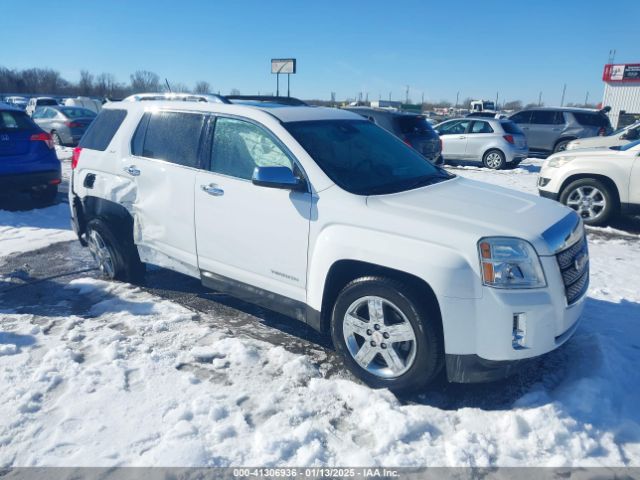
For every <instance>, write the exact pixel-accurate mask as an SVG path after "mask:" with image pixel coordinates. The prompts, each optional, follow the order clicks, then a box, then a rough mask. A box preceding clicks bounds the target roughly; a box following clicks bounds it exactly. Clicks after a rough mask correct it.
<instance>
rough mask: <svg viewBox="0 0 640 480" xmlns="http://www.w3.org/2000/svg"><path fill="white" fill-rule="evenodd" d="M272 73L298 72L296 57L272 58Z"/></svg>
mask: <svg viewBox="0 0 640 480" xmlns="http://www.w3.org/2000/svg"><path fill="white" fill-rule="evenodd" d="M271 73H296V59H295V58H272V59H271Z"/></svg>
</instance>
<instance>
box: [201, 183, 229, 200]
mask: <svg viewBox="0 0 640 480" xmlns="http://www.w3.org/2000/svg"><path fill="white" fill-rule="evenodd" d="M200 188H201V189H202V191H203V192H205V193H208V194H209V195H212V196H214V197H221V196H222V195H224V190H223V189H221V188H220V187H218V185H216V184H215V183H210V184H209V185H200Z"/></svg>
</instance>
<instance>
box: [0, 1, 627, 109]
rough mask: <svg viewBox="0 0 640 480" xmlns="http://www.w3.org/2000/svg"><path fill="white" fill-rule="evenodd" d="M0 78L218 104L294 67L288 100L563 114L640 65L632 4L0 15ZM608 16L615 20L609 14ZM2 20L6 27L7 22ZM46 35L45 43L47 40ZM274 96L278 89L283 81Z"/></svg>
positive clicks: (250, 7)
mask: <svg viewBox="0 0 640 480" xmlns="http://www.w3.org/2000/svg"><path fill="white" fill-rule="evenodd" d="M2 7H3V17H4V19H5V21H4V22H3V25H2V28H1V29H0V45H2V48H1V50H0V65H3V66H7V67H11V68H26V67H34V66H38V67H51V68H54V69H57V70H59V71H60V72H61V74H62V75H63V76H64V77H65V78H68V79H71V80H77V79H78V77H79V71H80V70H81V69H88V70H90V71H91V72H93V73H100V72H110V73H113V74H115V76H116V78H117V80H119V81H122V82H125V81H128V79H129V74H130V73H132V72H133V71H135V70H138V69H145V70H151V71H154V72H156V73H158V74H159V75H160V76H161V77H162V78H165V77H167V78H168V79H169V81H170V82H182V83H186V84H187V85H191V86H192V85H193V84H195V82H196V81H198V80H207V81H208V82H209V83H210V84H211V85H212V86H213V90H214V91H218V90H220V91H221V92H222V93H228V92H229V90H230V89H232V88H237V89H239V90H240V91H241V92H242V93H247V94H248V93H257V92H261V93H265V92H267V93H271V92H274V91H275V83H276V82H275V76H274V75H271V74H270V59H271V58H273V57H295V58H297V59H298V74H297V75H295V76H292V77H291V90H292V92H291V93H292V95H295V96H299V97H302V98H324V99H328V98H330V94H331V92H332V91H333V92H336V94H337V97H338V98H339V99H341V98H345V97H355V96H356V95H357V94H358V92H363V95H364V94H365V93H366V92H368V94H369V99H377V98H378V97H379V96H382V98H388V96H389V92H391V95H392V97H393V98H394V99H401V98H404V95H405V89H406V85H409V88H410V97H411V98H412V99H413V100H415V101H417V100H420V98H421V96H422V94H423V93H424V98H425V100H434V101H435V100H440V99H448V100H450V101H454V100H455V98H456V93H457V92H458V91H459V92H460V99H461V100H462V99H463V98H465V97H473V98H487V99H494V98H495V96H496V92H497V91H499V92H500V99H501V100H503V99H507V100H510V99H520V100H523V101H524V102H525V103H526V102H529V101H534V100H535V101H537V98H538V92H540V91H542V92H543V94H542V95H543V101H544V102H545V103H546V104H548V105H549V104H559V102H560V97H561V93H562V85H563V84H564V83H566V84H567V94H566V99H565V102H582V101H584V98H585V94H586V92H587V91H588V92H589V98H590V100H596V101H599V100H600V99H601V98H602V93H603V83H602V81H601V75H602V67H603V65H604V64H605V63H606V61H607V58H608V52H609V50H610V49H616V50H617V56H616V61H620V62H640V30H638V22H639V21H640V1H639V0H616V1H615V2H609V3H607V2H602V1H585V0H582V1H579V0H572V1H561V0H555V1H551V0H528V1H522V0H512V1H501V0H500V1H498V0H495V1H492V0H482V1H481V0H475V1H466V0H458V1H455V2H450V1H445V0H442V1H439V2H434V1H426V0H423V1H417V0H416V1H413V0H407V1H404V0H396V1H392V0H385V1H380V0H368V1H350V0H342V1H333V0H316V1H304V0H299V1H295V0H270V1H258V0H255V1H254V0H236V1H231V0H229V1H189V0H183V1H180V2H179V1H175V0H173V1H159V0H156V1H151V0H138V1H135V2H134V1H124V0H108V1H90V0H82V1H76V0H67V1H60V2H55V1H54V2H52V1H50V0H49V1H46V2H44V1H40V0H30V1H28V2H27V1H24V0H20V1H13V0H10V1H4V2H2ZM609 7H610V8H609ZM9 19H11V21H7V20H9ZM48 32H51V36H49V35H48ZM282 80H283V82H282V83H281V85H283V84H285V85H286V80H285V78H282Z"/></svg>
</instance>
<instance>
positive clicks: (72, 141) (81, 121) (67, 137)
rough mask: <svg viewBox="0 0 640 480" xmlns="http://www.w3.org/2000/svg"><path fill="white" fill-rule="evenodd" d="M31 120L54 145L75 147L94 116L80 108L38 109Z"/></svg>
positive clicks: (89, 111) (87, 110) (92, 113)
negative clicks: (48, 134)
mask: <svg viewBox="0 0 640 480" xmlns="http://www.w3.org/2000/svg"><path fill="white" fill-rule="evenodd" d="M31 118H32V119H33V121H34V122H36V123H37V124H38V126H40V128H42V129H43V130H44V131H45V132H49V133H50V134H51V138H52V139H53V143H55V144H56V145H76V144H77V143H78V142H79V141H80V138H82V135H84V132H85V131H86V130H87V127H89V125H91V122H93V119H94V118H96V114H95V113H94V112H92V111H91V110H89V109H86V108H82V107H38V108H37V109H36V111H35V112H34V113H33V115H32V116H31Z"/></svg>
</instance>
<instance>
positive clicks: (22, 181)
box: [0, 170, 61, 192]
mask: <svg viewBox="0 0 640 480" xmlns="http://www.w3.org/2000/svg"><path fill="white" fill-rule="evenodd" d="M60 182H61V173H60V170H47V171H44V172H29V173H19V174H11V175H0V191H2V192H20V191H26V190H30V189H32V188H35V187H43V186H48V185H58V184H60Z"/></svg>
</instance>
